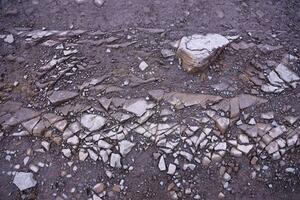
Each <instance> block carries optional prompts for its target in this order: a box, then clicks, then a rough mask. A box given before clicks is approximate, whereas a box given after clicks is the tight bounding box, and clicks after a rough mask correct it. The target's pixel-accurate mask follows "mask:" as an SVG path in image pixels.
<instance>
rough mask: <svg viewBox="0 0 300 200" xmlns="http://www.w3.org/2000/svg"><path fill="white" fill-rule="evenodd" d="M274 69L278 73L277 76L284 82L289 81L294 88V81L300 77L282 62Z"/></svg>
mask: <svg viewBox="0 0 300 200" xmlns="http://www.w3.org/2000/svg"><path fill="white" fill-rule="evenodd" d="M275 71H276V72H277V73H278V75H279V77H280V78H282V79H283V80H284V81H285V82H288V83H290V85H291V86H292V87H293V88H296V82H298V81H299V80H300V77H299V76H298V75H297V74H296V73H295V72H293V71H291V70H290V69H289V68H288V67H286V66H285V65H283V64H279V65H278V66H277V67H276V68H275Z"/></svg>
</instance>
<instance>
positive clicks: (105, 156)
mask: <svg viewBox="0 0 300 200" xmlns="http://www.w3.org/2000/svg"><path fill="white" fill-rule="evenodd" d="M99 154H100V157H101V159H102V161H103V162H105V163H106V162H107V161H108V156H109V154H108V152H107V151H106V150H101V151H100V153H99Z"/></svg>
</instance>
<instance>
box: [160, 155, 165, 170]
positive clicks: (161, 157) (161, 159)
mask: <svg viewBox="0 0 300 200" xmlns="http://www.w3.org/2000/svg"><path fill="white" fill-rule="evenodd" d="M158 168H159V170H160V171H165V170H166V169H167V168H166V163H165V159H164V156H160V159H159V162H158Z"/></svg>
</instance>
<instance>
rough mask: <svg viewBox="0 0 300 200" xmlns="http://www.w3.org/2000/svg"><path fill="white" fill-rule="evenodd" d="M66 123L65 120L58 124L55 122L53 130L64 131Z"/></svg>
mask: <svg viewBox="0 0 300 200" xmlns="http://www.w3.org/2000/svg"><path fill="white" fill-rule="evenodd" d="M67 125H68V122H67V120H61V121H59V122H56V123H55V124H53V126H54V127H55V128H57V130H59V131H60V132H63V131H64V130H65V128H66V127H67Z"/></svg>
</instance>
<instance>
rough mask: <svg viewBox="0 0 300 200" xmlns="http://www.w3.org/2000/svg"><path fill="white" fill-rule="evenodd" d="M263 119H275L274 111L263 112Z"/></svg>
mask: <svg viewBox="0 0 300 200" xmlns="http://www.w3.org/2000/svg"><path fill="white" fill-rule="evenodd" d="M260 117H261V118H262V119H273V118H274V112H267V113H262V114H261V115H260Z"/></svg>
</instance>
